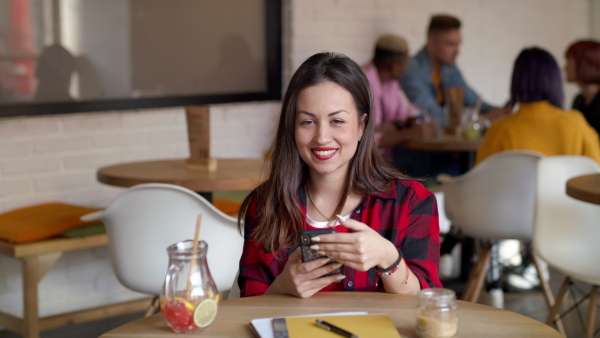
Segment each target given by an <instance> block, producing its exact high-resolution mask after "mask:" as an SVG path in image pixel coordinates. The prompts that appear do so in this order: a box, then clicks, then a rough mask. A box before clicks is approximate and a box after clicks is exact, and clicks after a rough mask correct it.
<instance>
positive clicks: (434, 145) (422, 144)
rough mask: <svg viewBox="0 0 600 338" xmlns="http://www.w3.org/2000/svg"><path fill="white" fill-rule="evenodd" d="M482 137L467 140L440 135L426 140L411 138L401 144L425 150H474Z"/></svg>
mask: <svg viewBox="0 0 600 338" xmlns="http://www.w3.org/2000/svg"><path fill="white" fill-rule="evenodd" d="M482 140H483V138H478V139H473V140H467V139H465V138H462V137H457V136H452V135H442V136H440V137H436V138H433V139H427V140H412V141H408V142H407V143H406V144H404V145H403V147H404V148H409V149H416V150H427V151H460V152H476V151H477V149H479V146H480V145H481V141H482Z"/></svg>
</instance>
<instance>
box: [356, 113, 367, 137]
mask: <svg viewBox="0 0 600 338" xmlns="http://www.w3.org/2000/svg"><path fill="white" fill-rule="evenodd" d="M366 126H367V114H363V115H362V116H361V117H360V122H359V124H358V140H359V141H360V139H361V137H362V135H363V133H364V132H365V128H366Z"/></svg>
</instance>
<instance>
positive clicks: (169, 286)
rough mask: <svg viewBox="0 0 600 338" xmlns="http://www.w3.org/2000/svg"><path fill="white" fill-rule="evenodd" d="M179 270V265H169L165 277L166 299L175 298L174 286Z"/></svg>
mask: <svg viewBox="0 0 600 338" xmlns="http://www.w3.org/2000/svg"><path fill="white" fill-rule="evenodd" d="M179 271H181V266H180V265H176V264H174V265H171V266H170V267H169V270H168V271H167V277H166V278H165V293H167V299H169V300H171V299H175V287H176V285H177V276H178V275H179Z"/></svg>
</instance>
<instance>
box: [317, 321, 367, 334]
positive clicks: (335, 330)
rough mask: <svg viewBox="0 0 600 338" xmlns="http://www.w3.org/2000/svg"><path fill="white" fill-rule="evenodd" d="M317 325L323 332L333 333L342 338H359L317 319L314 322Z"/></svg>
mask: <svg viewBox="0 0 600 338" xmlns="http://www.w3.org/2000/svg"><path fill="white" fill-rule="evenodd" d="M316 322H317V325H318V326H320V327H322V328H324V329H325V330H328V331H331V332H335V333H337V334H339V335H340V336H344V337H348V338H360V337H359V336H357V335H355V334H353V333H350V332H348V331H346V330H344V329H341V328H339V327H337V326H335V325H333V324H331V323H328V322H326V321H324V320H322V319H317V320H316Z"/></svg>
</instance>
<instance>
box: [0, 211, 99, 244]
mask: <svg viewBox="0 0 600 338" xmlns="http://www.w3.org/2000/svg"><path fill="white" fill-rule="evenodd" d="M98 210H101V209H95V208H85V207H81V206H77V205H71V204H65V203H58V202H56V203H44V204H39V205H34V206H30V207H25V208H20V209H16V210H12V211H9V212H5V213H3V214H0V239H3V240H5V241H8V242H11V243H27V242H35V241H40V240H43V239H46V238H50V237H53V236H56V235H59V234H61V233H63V232H65V231H66V230H69V229H72V228H76V227H79V226H82V225H88V224H94V223H98V221H97V220H96V221H91V222H83V221H81V220H80V219H79V218H80V217H81V216H82V215H85V214H87V213H90V212H94V211H98Z"/></svg>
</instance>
